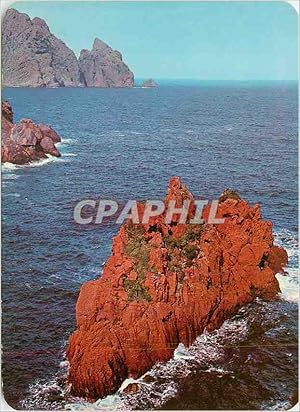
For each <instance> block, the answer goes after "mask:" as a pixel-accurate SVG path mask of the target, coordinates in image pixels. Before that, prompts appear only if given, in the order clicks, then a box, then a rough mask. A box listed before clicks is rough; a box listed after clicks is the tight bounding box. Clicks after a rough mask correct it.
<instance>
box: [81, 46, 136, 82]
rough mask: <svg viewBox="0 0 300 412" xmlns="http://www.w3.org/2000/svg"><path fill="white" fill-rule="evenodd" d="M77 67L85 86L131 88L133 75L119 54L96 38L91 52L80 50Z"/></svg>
mask: <svg viewBox="0 0 300 412" xmlns="http://www.w3.org/2000/svg"><path fill="white" fill-rule="evenodd" d="M79 67H80V71H81V74H82V79H83V82H84V85H85V86H88V87H132V86H133V81H134V75H133V73H132V72H131V71H130V70H129V68H128V66H127V65H126V64H125V63H124V62H123V59H122V55H121V53H120V52H119V51H117V50H113V49H112V48H111V47H109V46H108V45H107V44H106V43H104V42H103V41H101V40H99V39H97V38H96V39H95V41H94V44H93V48H92V50H91V51H89V50H81V53H80V57H79Z"/></svg>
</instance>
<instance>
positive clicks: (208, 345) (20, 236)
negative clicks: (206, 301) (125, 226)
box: [2, 82, 298, 409]
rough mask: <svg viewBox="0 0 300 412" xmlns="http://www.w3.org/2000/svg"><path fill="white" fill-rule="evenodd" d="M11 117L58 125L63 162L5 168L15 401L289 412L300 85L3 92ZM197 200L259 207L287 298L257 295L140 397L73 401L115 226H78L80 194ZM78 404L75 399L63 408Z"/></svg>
mask: <svg viewBox="0 0 300 412" xmlns="http://www.w3.org/2000/svg"><path fill="white" fill-rule="evenodd" d="M3 95H4V96H3V97H4V99H7V100H9V102H10V103H11V104H12V107H13V110H14V119H15V121H18V120H20V119H21V118H31V119H32V120H33V121H35V122H37V123H46V124H50V125H51V126H52V127H53V128H54V129H55V130H56V131H57V132H58V133H59V134H60V135H61V136H62V143H61V144H59V146H58V148H59V150H60V151H61V153H62V157H61V158H59V159H54V158H51V159H49V160H46V161H42V162H40V163H37V164H34V165H30V166H22V167H21V166H13V165H9V164H5V165H4V166H3V167H2V299H3V307H2V310H3V323H2V332H3V334H2V344H3V381H4V394H5V398H6V400H7V402H8V403H9V404H10V405H11V406H13V407H15V408H19V409H20V408H26V409H55V408H58V407H60V408H62V407H68V408H71V409H83V408H88V409H91V408H95V409H99V408H100V409H107V408H122V407H124V405H125V406H126V407H127V408H129V409H146V408H156V409H188V408H190V409H224V408H229V409H243V408H246V409H251V408H253V409H261V408H267V409H280V408H283V409H287V407H288V406H289V398H290V396H291V394H292V392H293V391H294V390H295V389H296V387H297V314H298V312H297V304H296V300H297V295H298V289H297V288H298V287H297V282H298V251H297V233H298V226H297V225H298V221H297V211H298V192H297V190H298V169H297V168H298V164H297V161H298V160H297V156H298V140H297V134H298V119H297V115H298V106H297V105H298V96H297V85H296V84H295V83H277V82H274V83H272V82H270V83H246V82H242V83H239V82H236V83H226V82H225V83H212V82H209V83H205V82H204V83H201V82H198V83H193V82H177V83H176V82H175V83H174V82H173V83H170V82H169V83H168V82H162V84H161V86H160V87H157V88H153V89H144V88H133V89H88V88H84V89H76V88H74V89H64V88H60V89H4V93H3ZM173 175H178V176H180V177H181V179H182V181H183V182H184V183H185V184H186V185H187V186H188V188H189V189H190V190H191V191H192V192H193V194H194V195H196V196H203V197H204V198H207V199H215V198H217V197H218V196H219V195H220V194H221V193H222V191H223V190H224V188H225V187H230V188H233V189H235V190H237V191H238V192H239V193H240V195H241V196H242V197H244V198H245V199H247V200H248V201H249V202H250V203H251V204H254V203H257V202H259V203H260V204H261V208H262V213H263V217H264V218H266V219H270V220H272V222H273V225H274V233H275V234H276V241H277V243H279V244H281V245H283V246H285V247H286V248H287V250H288V252H289V255H290V262H289V268H288V272H289V273H288V275H287V276H286V277H283V276H281V277H280V282H281V285H282V296H281V299H280V301H278V302H269V303H266V302H261V301H259V302H256V303H254V304H252V305H249V306H247V307H245V308H243V309H242V310H241V311H240V312H239V314H238V315H237V316H236V317H234V318H233V319H231V320H229V321H228V322H227V323H226V324H225V325H223V327H222V328H221V329H220V330H219V331H216V332H213V333H212V334H209V335H207V336H206V337H205V339H204V338H203V336H200V337H199V339H198V340H197V341H196V342H195V344H194V345H193V346H192V347H191V348H189V349H187V348H184V350H183V352H184V353H185V355H182V351H181V352H180V350H179V351H178V352H177V355H176V356H174V359H172V360H171V361H169V362H168V363H166V364H164V365H157V366H156V367H155V368H153V370H152V371H151V374H152V375H153V377H154V381H153V383H152V384H151V385H150V386H147V385H142V389H141V391H142V392H143V396H140V394H139V396H135V395H131V396H129V395H125V394H122V393H119V394H116V395H114V396H113V397H108V398H107V399H104V400H99V401H98V402H97V403H96V404H93V405H91V404H86V403H85V402H84V401H83V400H78V399H73V398H70V397H69V396H68V392H67V389H66V388H65V386H64V374H65V372H66V367H67V365H66V362H65V359H64V351H65V347H66V341H67V338H68V336H69V335H70V333H71V332H72V331H73V330H74V326H75V302H76V299H77V296H78V292H79V288H80V286H81V284H82V283H83V282H85V281H87V280H89V279H93V278H95V277H97V276H99V275H100V273H101V265H102V263H103V262H104V261H105V260H106V258H107V257H108V255H109V253H110V248H111V240H112V237H113V235H114V234H115V233H116V232H117V229H118V227H117V226H116V225H114V224H111V223H108V224H106V225H99V226H88V227H86V226H85V227H80V226H79V225H76V224H75V223H74V222H73V209H74V205H75V204H76V202H77V201H78V200H80V199H84V198H93V199H95V198H102V199H103V198H105V199H107V198H109V199H110V198H112V199H116V200H118V201H119V202H124V201H126V200H128V199H136V198H137V199H141V200H143V199H147V198H151V199H153V198H154V199H155V198H163V197H164V195H165V191H166V187H167V183H168V180H169V178H170V176H173ZM254 393H256V396H253V394H254ZM67 405H69V406H67Z"/></svg>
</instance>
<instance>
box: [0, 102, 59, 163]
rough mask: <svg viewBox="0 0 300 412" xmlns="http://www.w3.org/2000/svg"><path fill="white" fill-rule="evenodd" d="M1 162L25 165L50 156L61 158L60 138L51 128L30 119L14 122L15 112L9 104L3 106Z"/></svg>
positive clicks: (4, 103) (5, 103)
mask: <svg viewBox="0 0 300 412" xmlns="http://www.w3.org/2000/svg"><path fill="white" fill-rule="evenodd" d="M1 111H2V116H1V129H2V133H1V134H2V141H1V145H2V147H1V149H2V151H1V162H2V163H6V162H9V163H13V164H18V165H24V164H27V163H30V162H33V161H37V160H41V159H47V158H48V155H51V156H55V157H60V153H59V151H58V150H57V148H56V147H55V144H56V143H59V142H60V141H61V138H60V136H59V135H58V134H57V133H56V132H55V130H53V129H52V128H51V127H50V126H47V125H45V124H35V123H34V122H33V121H32V120H30V119H22V120H21V121H20V122H19V123H18V124H14V122H13V110H12V107H11V105H10V104H9V102H7V101H3V102H2V105H1Z"/></svg>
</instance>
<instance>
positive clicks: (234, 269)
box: [67, 177, 287, 399]
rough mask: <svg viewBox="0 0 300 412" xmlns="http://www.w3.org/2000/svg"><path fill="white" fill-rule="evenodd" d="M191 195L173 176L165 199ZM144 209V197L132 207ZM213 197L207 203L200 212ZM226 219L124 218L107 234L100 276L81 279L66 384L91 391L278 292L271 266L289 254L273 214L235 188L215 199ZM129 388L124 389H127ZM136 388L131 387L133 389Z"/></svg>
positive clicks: (107, 389) (106, 390) (135, 373)
mask: <svg viewBox="0 0 300 412" xmlns="http://www.w3.org/2000/svg"><path fill="white" fill-rule="evenodd" d="M185 199H188V200H190V201H191V205H190V209H189V213H191V215H192V212H193V209H194V207H195V204H194V198H193V195H192V194H191V193H190V192H189V190H188V189H187V188H186V187H185V186H184V185H183V184H182V183H181V181H180V179H179V178H178V177H173V178H171V180H170V182H169V186H168V191H167V196H166V198H165V204H166V205H168V204H169V202H170V201H175V205H176V207H182V205H183V202H184V200H185ZM138 208H139V212H140V213H141V216H142V214H143V210H144V204H141V203H140V204H139V206H138ZM209 208H210V205H207V206H206V207H205V209H204V217H205V216H207V215H208V213H209ZM218 217H220V218H225V223H223V224H219V225H218V224H208V223H204V224H182V223H180V222H179V217H178V215H174V216H173V219H172V221H171V223H170V224H166V223H165V221H164V217H163V216H162V215H161V216H159V217H152V218H151V220H150V222H149V223H148V224H139V225H136V224H132V223H131V222H130V221H128V222H127V223H125V224H124V225H123V226H122V227H121V228H120V230H119V232H118V233H117V235H116V236H115V238H114V239H113V244H112V253H111V256H110V257H109V259H108V260H107V262H106V264H105V266H104V269H103V272H102V274H101V276H100V277H99V278H97V279H95V280H92V281H89V282H86V283H84V284H83V285H82V287H81V290H80V294H79V297H78V300H77V304H76V330H75V332H74V333H73V334H72V335H71V337H70V338H69V343H68V348H67V359H68V361H69V364H70V368H69V376H68V383H69V384H70V386H71V392H72V393H73V394H75V395H78V396H83V397H86V398H89V399H97V398H99V397H104V396H106V395H109V394H112V393H114V392H115V391H117V390H118V388H119V387H120V385H121V384H122V382H123V381H124V380H125V379H126V378H135V379H136V378H138V377H140V376H142V375H143V374H145V372H147V371H148V370H149V369H150V368H151V367H152V366H153V365H154V364H155V363H156V362H158V361H161V362H164V361H167V360H169V359H170V358H171V357H172V355H173V353H174V350H175V349H176V347H177V346H178V345H179V343H182V344H184V345H185V346H189V345H191V343H192V342H193V341H194V340H195V339H196V337H197V336H198V335H199V334H201V333H202V332H203V331H204V330H207V331H211V330H213V329H215V328H218V327H219V326H220V325H221V324H222V323H223V321H224V320H226V319H228V318H229V317H231V316H232V315H233V314H234V313H236V311H237V310H238V309H239V308H240V307H241V306H242V305H244V304H246V303H250V302H252V301H254V300H255V299H256V298H262V299H266V300H268V299H276V298H277V295H278V292H280V289H279V284H278V281H277V279H276V277H275V275H276V273H278V272H281V271H282V270H283V267H284V265H286V263H287V253H286V251H285V250H284V249H282V248H280V247H278V246H275V245H274V239H273V234H272V223H271V222H270V221H266V220H262V218H261V213H260V207H259V205H258V204H256V205H254V206H253V207H250V206H249V204H248V203H247V202H246V201H245V200H243V199H241V198H240V197H239V195H238V194H237V193H235V192H232V191H229V190H226V191H225V192H224V193H223V194H222V195H221V197H220V199H219V208H218ZM131 389H132V388H128V391H130V390H131ZM137 390H138V387H136V386H135V387H134V391H137Z"/></svg>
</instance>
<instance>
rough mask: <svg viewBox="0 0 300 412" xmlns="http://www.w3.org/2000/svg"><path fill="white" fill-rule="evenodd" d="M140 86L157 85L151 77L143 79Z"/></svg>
mask: <svg viewBox="0 0 300 412" xmlns="http://www.w3.org/2000/svg"><path fill="white" fill-rule="evenodd" d="M142 87H157V83H156V82H155V81H154V80H153V79H148V80H145V81H144V82H143V84H142Z"/></svg>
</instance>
